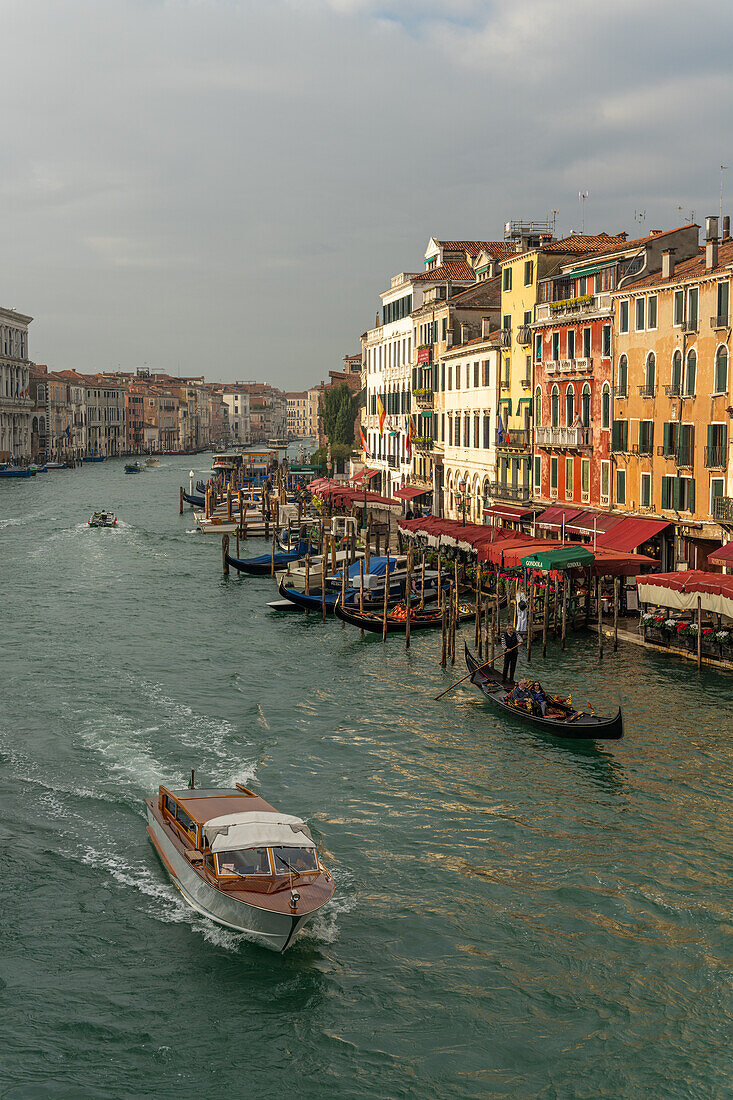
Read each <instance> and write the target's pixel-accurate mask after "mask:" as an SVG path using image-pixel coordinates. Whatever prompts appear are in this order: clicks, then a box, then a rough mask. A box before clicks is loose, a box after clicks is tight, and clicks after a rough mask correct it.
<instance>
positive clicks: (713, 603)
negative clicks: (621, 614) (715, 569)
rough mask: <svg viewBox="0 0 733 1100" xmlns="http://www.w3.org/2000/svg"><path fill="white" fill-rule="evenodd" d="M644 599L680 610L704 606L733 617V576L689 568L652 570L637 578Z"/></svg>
mask: <svg viewBox="0 0 733 1100" xmlns="http://www.w3.org/2000/svg"><path fill="white" fill-rule="evenodd" d="M636 586H637V588H638V590H639V599H640V600H641V602H642V603H653V604H659V605H660V606H661V607H675V608H677V609H678V610H680V611H696V610H697V600H698V597H699V598H700V604H701V609H702V610H703V611H712V612H713V613H714V614H716V615H727V616H728V617H729V618H731V619H733V577H731V576H727V575H724V574H722V573H704V572H702V571H701V570H699V569H689V570H685V571H683V572H679V573H649V574H648V575H646V576H642V577H637V578H636Z"/></svg>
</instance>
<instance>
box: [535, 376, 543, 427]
mask: <svg viewBox="0 0 733 1100" xmlns="http://www.w3.org/2000/svg"><path fill="white" fill-rule="evenodd" d="M541 423H542V389H541V387H540V386H538V387H537V388H536V390H535V391H534V426H535V428H538V427H539V426H540V424H541Z"/></svg>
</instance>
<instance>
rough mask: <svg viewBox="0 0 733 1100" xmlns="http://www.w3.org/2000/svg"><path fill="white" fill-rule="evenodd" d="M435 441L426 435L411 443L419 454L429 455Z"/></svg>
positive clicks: (416, 437) (417, 437) (419, 436)
mask: <svg viewBox="0 0 733 1100" xmlns="http://www.w3.org/2000/svg"><path fill="white" fill-rule="evenodd" d="M434 442H435V441H434V440H433V439H430V438H429V436H426V435H418V436H415V438H414V439H413V441H412V445H413V447H414V448H415V450H416V451H417V452H418V453H419V454H430V452H431V451H432V449H433V443H434Z"/></svg>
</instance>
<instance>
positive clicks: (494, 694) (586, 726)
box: [465, 646, 624, 741]
mask: <svg viewBox="0 0 733 1100" xmlns="http://www.w3.org/2000/svg"><path fill="white" fill-rule="evenodd" d="M465 649H466V667H467V668H468V671H469V672H470V673H471V683H472V684H475V685H476V687H477V688H478V689H479V691H481V692H483V694H484V695H485V696H486V698H487V699H489V700H490V701H491V703H492V704H493V705H494V707H495V708H496V709H497V710H500V711H501V712H502V713H503V714H506V715H510V716H511V717H512V718H516V719H517V721H519V722H523V723H524V724H525V725H528V726H534V727H535V728H536V729H542V730H546V731H547V732H548V733H552V734H554V735H555V736H556V737H572V738H574V739H581V738H586V739H593V740H612V741H617V740H618V739H619V738H620V737H623V735H624V723H623V717H622V714H621V707H619V709H618V713H617V714H615V715H614V716H613V717H611V718H607V717H602V716H601V715H599V714H593V713H589V712H586V711H582V710H576V709H575V708H574V707H573V706H570V705H568V703H566V702H565V700H564V699H562V698H555V699H552V697H551V696H549V695H548V698H549V699H550V706H549V707H548V714H547V717H544V718H543V717H542V715H541V714H536V713H534V712H533V711H532V709H530V708H529V706H527V705H524V704H513V703H512V702H511V700H510V695H511V691H512V689H511V686H510V685H508V684H503V683H502V680H501V674H500V673H499V672H497V671H496V669H493V668H487V667H483V666H482V664H481V662H480V661H479V660H477V658H476V657H475V656H474V654H473V653H471V651H470V650H469V648H468V646H466V647H465Z"/></svg>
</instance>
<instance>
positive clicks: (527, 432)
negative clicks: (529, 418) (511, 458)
mask: <svg viewBox="0 0 733 1100" xmlns="http://www.w3.org/2000/svg"><path fill="white" fill-rule="evenodd" d="M531 442H532V429H531V428H509V430H508V431H507V432H502V433H501V435H499V433H498V432H497V433H496V446H497V447H522V448H525V447H529V446H530V444H531Z"/></svg>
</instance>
